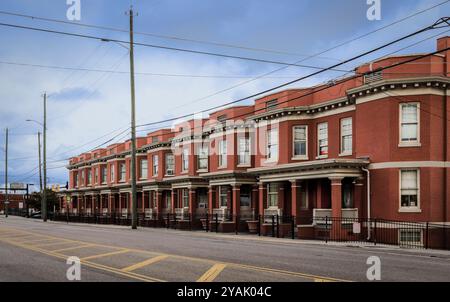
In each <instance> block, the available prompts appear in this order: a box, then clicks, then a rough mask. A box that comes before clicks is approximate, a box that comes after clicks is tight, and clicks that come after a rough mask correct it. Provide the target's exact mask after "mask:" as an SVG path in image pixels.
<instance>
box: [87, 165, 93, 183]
mask: <svg viewBox="0 0 450 302" xmlns="http://www.w3.org/2000/svg"><path fill="white" fill-rule="evenodd" d="M87 182H88V185H90V184H92V170H90V169H89V170H88V171H87Z"/></svg>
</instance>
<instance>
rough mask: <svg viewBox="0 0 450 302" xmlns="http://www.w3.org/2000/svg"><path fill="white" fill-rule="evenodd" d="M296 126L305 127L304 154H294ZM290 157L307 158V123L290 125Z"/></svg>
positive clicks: (295, 158) (296, 158)
mask: <svg viewBox="0 0 450 302" xmlns="http://www.w3.org/2000/svg"><path fill="white" fill-rule="evenodd" d="M298 128H304V129H305V154H300V155H296V154H295V142H296V140H295V130H296V129H298ZM292 159H294V160H305V159H308V125H295V126H293V127H292Z"/></svg>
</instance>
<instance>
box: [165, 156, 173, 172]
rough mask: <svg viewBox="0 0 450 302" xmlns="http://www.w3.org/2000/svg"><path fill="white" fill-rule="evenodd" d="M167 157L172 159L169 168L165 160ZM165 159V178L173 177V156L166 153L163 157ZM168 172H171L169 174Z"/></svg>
mask: <svg viewBox="0 0 450 302" xmlns="http://www.w3.org/2000/svg"><path fill="white" fill-rule="evenodd" d="M169 157H171V158H172V160H171V161H172V162H171V163H170V167H169V161H168V160H167V159H168V158H169ZM165 159H166V163H165V165H166V167H165V168H166V171H165V174H166V176H173V175H174V174H175V171H174V170H175V156H174V155H173V153H166V155H165ZM169 171H171V173H169Z"/></svg>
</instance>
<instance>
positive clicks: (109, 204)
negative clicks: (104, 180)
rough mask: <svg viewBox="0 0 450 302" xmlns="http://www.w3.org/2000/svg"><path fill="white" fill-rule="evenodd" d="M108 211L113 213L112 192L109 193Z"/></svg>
mask: <svg viewBox="0 0 450 302" xmlns="http://www.w3.org/2000/svg"><path fill="white" fill-rule="evenodd" d="M108 212H109V213H112V196H111V193H108Z"/></svg>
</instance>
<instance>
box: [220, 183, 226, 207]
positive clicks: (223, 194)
mask: <svg viewBox="0 0 450 302" xmlns="http://www.w3.org/2000/svg"><path fill="white" fill-rule="evenodd" d="M219 205H220V207H227V206H228V187H227V186H220V187H219Z"/></svg>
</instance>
